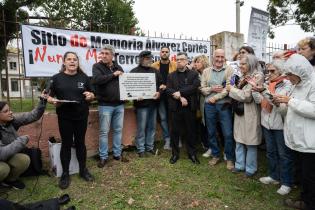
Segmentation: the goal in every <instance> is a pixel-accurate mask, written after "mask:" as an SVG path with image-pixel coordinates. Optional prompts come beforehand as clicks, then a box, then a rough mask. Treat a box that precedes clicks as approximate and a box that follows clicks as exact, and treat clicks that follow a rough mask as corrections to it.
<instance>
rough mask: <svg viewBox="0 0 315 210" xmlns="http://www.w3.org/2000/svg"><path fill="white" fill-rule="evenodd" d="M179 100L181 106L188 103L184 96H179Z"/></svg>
mask: <svg viewBox="0 0 315 210" xmlns="http://www.w3.org/2000/svg"><path fill="white" fill-rule="evenodd" d="M180 102H181V103H182V106H187V105H188V101H187V99H186V98H184V97H180Z"/></svg>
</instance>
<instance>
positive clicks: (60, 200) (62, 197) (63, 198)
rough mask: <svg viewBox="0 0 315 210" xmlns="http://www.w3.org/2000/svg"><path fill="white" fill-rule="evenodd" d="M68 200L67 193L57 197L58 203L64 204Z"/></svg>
mask: <svg viewBox="0 0 315 210" xmlns="http://www.w3.org/2000/svg"><path fill="white" fill-rule="evenodd" d="M69 202H70V196H69V195H68V194H64V195H62V196H60V197H59V198H58V204H59V205H65V204H67V203H69Z"/></svg>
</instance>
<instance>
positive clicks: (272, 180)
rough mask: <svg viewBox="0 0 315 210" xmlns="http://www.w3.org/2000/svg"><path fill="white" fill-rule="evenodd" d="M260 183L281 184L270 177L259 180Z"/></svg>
mask: <svg viewBox="0 0 315 210" xmlns="http://www.w3.org/2000/svg"><path fill="white" fill-rule="evenodd" d="M259 181H260V182H261V183H263V184H279V182H278V181H277V180H274V179H273V178H271V177H270V176H266V177H261V178H259Z"/></svg>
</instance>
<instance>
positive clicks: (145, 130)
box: [130, 51, 162, 158]
mask: <svg viewBox="0 0 315 210" xmlns="http://www.w3.org/2000/svg"><path fill="white" fill-rule="evenodd" d="M152 57H153V56H152V53H151V51H142V52H141V53H140V54H139V61H140V63H139V66H137V67H136V68H134V69H132V70H131V71H130V73H154V74H155V79H156V92H155V94H154V96H153V98H152V99H142V98H139V99H138V100H136V101H134V106H135V108H136V118H137V135H136V146H137V150H138V155H139V157H140V158H141V157H144V154H145V152H147V153H149V154H155V151H154V138H155V129H156V113H157V105H158V99H159V97H160V92H159V87H160V85H161V83H162V78H161V75H160V74H159V72H158V71H157V70H156V69H154V68H152V67H151V65H152V61H153V60H152Z"/></svg>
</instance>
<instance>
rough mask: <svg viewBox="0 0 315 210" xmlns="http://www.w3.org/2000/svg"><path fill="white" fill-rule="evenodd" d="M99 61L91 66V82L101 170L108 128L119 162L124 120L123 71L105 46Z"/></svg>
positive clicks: (105, 153) (106, 145) (112, 51)
mask: <svg viewBox="0 0 315 210" xmlns="http://www.w3.org/2000/svg"><path fill="white" fill-rule="evenodd" d="M100 54H101V61H100V62H98V63H96V64H94V65H93V70H92V71H93V82H94V84H95V93H96V98H97V100H98V103H99V106H98V110H99V124H100V134H99V141H100V143H99V155H100V161H99V163H98V165H97V166H98V167H99V168H103V167H104V166H105V165H106V163H107V160H108V135H109V130H110V126H112V129H113V154H114V160H121V158H122V157H121V151H122V150H121V141H122V140H121V137H122V127H123V119H124V101H121V100H120V95H119V80H118V77H119V75H121V74H123V72H124V71H123V69H122V67H121V66H120V65H118V64H117V63H116V62H115V61H113V58H114V55H115V49H114V47H113V46H111V45H105V46H104V47H103V49H102V50H101V53H100Z"/></svg>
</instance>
